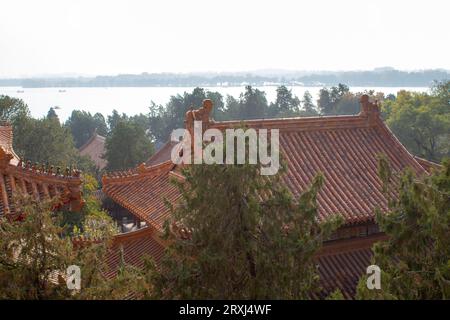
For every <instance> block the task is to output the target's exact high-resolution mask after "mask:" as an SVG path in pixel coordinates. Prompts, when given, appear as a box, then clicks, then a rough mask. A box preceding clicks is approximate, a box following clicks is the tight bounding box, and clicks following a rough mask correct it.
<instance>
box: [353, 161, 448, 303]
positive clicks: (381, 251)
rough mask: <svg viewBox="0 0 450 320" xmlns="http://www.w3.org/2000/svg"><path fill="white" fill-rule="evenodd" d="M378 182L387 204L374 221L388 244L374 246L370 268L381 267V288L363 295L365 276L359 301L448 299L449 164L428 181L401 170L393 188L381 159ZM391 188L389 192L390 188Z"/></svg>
mask: <svg viewBox="0 0 450 320" xmlns="http://www.w3.org/2000/svg"><path fill="white" fill-rule="evenodd" d="M379 163H380V177H381V178H382V180H383V183H384V191H385V192H386V194H387V195H389V194H391V193H390V192H391V191H392V190H395V192H396V193H397V194H398V197H397V198H391V199H390V201H389V211H388V212H387V213H381V212H380V211H378V212H377V214H376V220H377V222H378V224H379V226H380V228H381V230H382V231H383V232H385V233H386V234H387V235H388V236H389V239H388V240H387V241H383V242H379V243H377V244H375V245H374V258H373V263H374V264H376V265H378V266H379V267H380V268H381V271H382V274H381V289H380V290H375V289H374V290H369V289H367V287H366V277H363V278H362V279H361V281H360V284H359V286H358V294H357V297H358V298H360V299H420V300H422V299H449V298H450V161H449V160H445V161H444V162H443V164H442V168H441V170H436V171H434V173H433V174H432V175H431V176H424V177H416V176H414V174H413V173H412V171H411V170H409V169H408V170H406V171H405V172H404V173H403V174H402V175H401V178H400V183H399V185H398V186H395V185H392V183H390V182H391V181H392V173H391V171H390V168H389V164H388V162H387V159H386V158H385V157H380V160H379ZM393 188H395V189H393Z"/></svg>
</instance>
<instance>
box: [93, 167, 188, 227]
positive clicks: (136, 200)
mask: <svg viewBox="0 0 450 320" xmlns="http://www.w3.org/2000/svg"><path fill="white" fill-rule="evenodd" d="M174 167H175V166H174V165H173V164H172V162H171V161H166V162H164V163H161V164H158V165H154V166H145V165H141V166H140V167H139V168H138V169H137V170H132V171H128V172H118V173H111V174H109V175H108V176H104V177H103V189H102V190H103V192H104V193H105V194H106V195H107V196H109V197H110V198H112V199H113V200H114V201H115V202H117V203H118V204H120V205H121V206H122V207H124V208H126V209H128V210H129V211H130V212H132V213H133V214H135V215H136V216H137V217H139V218H140V219H142V220H144V221H146V222H147V223H149V224H150V225H153V226H154V227H155V228H156V229H158V230H160V231H161V230H162V225H163V223H164V221H165V220H166V219H167V218H168V217H169V214H170V212H169V209H168V208H167V206H166V205H165V202H164V199H167V200H168V201H170V202H172V203H175V202H176V201H177V200H178V199H179V197H180V194H179V193H178V190H177V188H176V187H175V186H174V185H173V184H172V183H171V181H170V180H171V179H170V176H171V174H170V172H171V170H172V169H174Z"/></svg>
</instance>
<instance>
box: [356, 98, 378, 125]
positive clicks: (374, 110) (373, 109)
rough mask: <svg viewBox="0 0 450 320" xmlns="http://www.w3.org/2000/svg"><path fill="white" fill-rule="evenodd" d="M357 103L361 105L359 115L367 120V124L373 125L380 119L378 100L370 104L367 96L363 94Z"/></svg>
mask: <svg viewBox="0 0 450 320" xmlns="http://www.w3.org/2000/svg"><path fill="white" fill-rule="evenodd" d="M359 102H360V104H361V111H360V113H359V115H360V116H362V117H365V118H367V119H368V122H369V124H374V122H375V121H376V120H377V119H379V118H380V106H379V104H378V100H375V102H370V101H369V96H368V95H367V94H363V95H362V96H361V97H360V98H359Z"/></svg>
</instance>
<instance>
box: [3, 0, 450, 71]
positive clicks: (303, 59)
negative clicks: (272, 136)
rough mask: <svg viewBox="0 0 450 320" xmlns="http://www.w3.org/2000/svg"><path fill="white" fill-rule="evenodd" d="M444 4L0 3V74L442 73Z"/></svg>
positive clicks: (449, 21) (275, 0)
mask: <svg viewBox="0 0 450 320" xmlns="http://www.w3.org/2000/svg"><path fill="white" fill-rule="evenodd" d="M449 12H450V1H448V0H441V1H438V0H423V1H417V0H405V1H404V0H387V1H385V0H372V1H364V0H341V1H336V0H330V1H326V0H309V1H300V0H296V1H284V0H283V1H282V0H271V1H262V0H257V1H253V0H236V1H235V0H205V1H200V0H164V1H150V0H147V1H133V0H123V1H112V0H107V1H99V0H88V1H84V0H82V1H80V0H77V1H74V0H73V1H65V0H55V1H51V0H39V1H35V0H33V1H24V0H0V77H11V76H24V75H25V76H27V75H39V74H56V73H78V74H92V75H94V74H117V73H141V72H164V71H168V72H190V71H245V70H254V69H280V68H281V69H293V70H318V69H321V70H343V69H350V70H354V69H372V68H374V67H381V66H393V67H396V68H399V69H406V70H410V69H423V68H446V69H450V58H449V57H450V41H449V40H450V39H449V30H450V18H449V16H448V14H449Z"/></svg>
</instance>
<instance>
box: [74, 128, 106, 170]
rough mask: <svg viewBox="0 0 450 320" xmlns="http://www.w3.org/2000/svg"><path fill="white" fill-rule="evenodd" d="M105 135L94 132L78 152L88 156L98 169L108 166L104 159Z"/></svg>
mask: <svg viewBox="0 0 450 320" xmlns="http://www.w3.org/2000/svg"><path fill="white" fill-rule="evenodd" d="M105 139H106V138H105V137H103V136H101V135H99V134H97V132H94V133H93V135H92V136H91V137H90V138H89V140H88V141H86V143H85V144H83V145H82V146H81V147H80V148H79V149H78V152H79V153H80V154H81V155H82V156H88V157H89V158H90V159H91V160H92V161H94V163H95V165H96V166H97V168H98V169H100V170H102V169H104V168H105V167H106V165H107V161H106V160H105V159H103V154H104V153H105Z"/></svg>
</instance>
